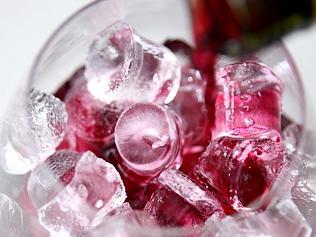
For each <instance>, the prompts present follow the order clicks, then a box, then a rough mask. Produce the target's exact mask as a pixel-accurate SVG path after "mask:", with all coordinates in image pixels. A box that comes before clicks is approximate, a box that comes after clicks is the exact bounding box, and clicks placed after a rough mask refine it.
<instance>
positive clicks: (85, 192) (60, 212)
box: [28, 151, 126, 235]
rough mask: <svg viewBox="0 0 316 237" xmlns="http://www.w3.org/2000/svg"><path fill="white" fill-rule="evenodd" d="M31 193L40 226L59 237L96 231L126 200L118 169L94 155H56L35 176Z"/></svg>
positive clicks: (57, 153) (33, 175) (29, 188)
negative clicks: (110, 213) (106, 217)
mask: <svg viewBox="0 0 316 237" xmlns="http://www.w3.org/2000/svg"><path fill="white" fill-rule="evenodd" d="M28 193H29V195H30V197H31V199H32V202H33V204H34V206H36V207H37V208H38V210H37V211H38V216H39V221H40V223H41V224H42V225H43V226H44V227H45V228H46V229H47V230H48V231H50V232H51V233H55V234H60V235H63V234H64V235H67V234H78V233H80V232H82V231H86V230H89V229H91V228H93V227H95V226H96V225H98V224H99V223H100V222H101V221H102V218H104V216H106V215H107V214H108V213H109V212H111V211H112V210H114V209H115V208H117V207H119V206H121V205H122V204H123V202H124V200H125V198H126V194H125V188H124V186H123V182H122V180H121V178H120V175H119V174H118V172H117V171H116V170H115V168H114V167H113V166H112V165H111V164H110V163H107V162H105V161H103V160H102V159H99V158H97V157H96V156H95V155H94V154H93V153H91V152H86V153H83V154H78V153H74V152H70V151H58V152H56V153H55V154H54V155H53V156H51V157H50V158H49V159H48V160H47V161H45V163H43V164H42V165H40V166H38V167H37V168H36V169H35V170H34V171H33V172H32V174H31V176H30V179H29V181H28Z"/></svg>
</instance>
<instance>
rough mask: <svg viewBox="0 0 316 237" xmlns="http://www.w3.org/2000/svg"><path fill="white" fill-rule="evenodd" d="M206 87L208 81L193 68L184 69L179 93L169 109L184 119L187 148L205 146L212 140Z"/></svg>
mask: <svg viewBox="0 0 316 237" xmlns="http://www.w3.org/2000/svg"><path fill="white" fill-rule="evenodd" d="M205 87H206V81H205V80H203V79H202V76H201V74H200V72H199V71H197V70H194V69H192V68H184V69H182V79H181V85H180V88H179V91H178V93H177V96H176V98H175V99H174V100H173V101H172V102H171V103H170V104H169V107H170V108H171V109H173V110H174V111H175V112H176V113H177V114H179V115H180V117H181V118H182V122H183V130H184V134H185V147H190V146H193V145H197V144H203V143H205V142H206V141H207V140H209V139H210V135H211V134H210V129H209V124H208V118H207V108H206V105H205V99H204V94H205Z"/></svg>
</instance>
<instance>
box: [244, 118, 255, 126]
mask: <svg viewBox="0 0 316 237" xmlns="http://www.w3.org/2000/svg"><path fill="white" fill-rule="evenodd" d="M244 122H245V124H246V126H247V127H250V126H252V125H253V124H254V121H253V120H252V119H251V118H245V119H244Z"/></svg>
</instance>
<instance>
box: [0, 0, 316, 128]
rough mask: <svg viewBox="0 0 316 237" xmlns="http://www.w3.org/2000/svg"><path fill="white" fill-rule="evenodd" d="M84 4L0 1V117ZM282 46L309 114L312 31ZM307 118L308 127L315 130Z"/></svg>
mask: <svg viewBox="0 0 316 237" xmlns="http://www.w3.org/2000/svg"><path fill="white" fill-rule="evenodd" d="M130 1H133V0H130ZM88 2H90V1H88V0H0V3H1V5H0V30H1V33H0V68H1V78H0V86H1V92H0V101H1V102H0V116H2V115H3V113H4V112H5V108H6V107H7V104H8V100H9V98H10V97H12V96H14V91H15V89H16V87H17V85H18V84H19V82H20V81H21V80H23V76H24V75H25V74H26V72H27V71H28V69H29V67H30V65H31V63H32V60H33V59H34V57H35V55H36V53H37V52H38V50H39V49H40V47H41V46H42V45H43V43H44V42H45V40H46V39H47V38H48V37H49V35H50V34H51V33H52V31H53V30H54V29H55V28H56V27H57V26H59V25H60V24H61V23H62V22H63V20H64V19H65V18H66V17H68V16H69V15H70V14H71V13H73V12H74V11H76V10H77V9H79V8H80V7H81V6H83V5H85V4H87V3H88ZM285 42H286V44H287V46H288V48H289V50H290V52H291V53H292V55H293V57H294V59H295V61H296V63H297V66H298V69H299V71H300V73H301V75H302V78H303V81H304V85H305V88H306V95H307V100H308V102H309V104H308V108H309V109H308V111H309V113H311V112H312V111H314V109H313V107H315V108H316V78H315V76H314V75H315V71H316V27H313V28H311V29H309V30H304V31H301V32H298V33H295V34H293V35H291V36H290V37H287V38H286V39H285ZM311 118H312V116H309V121H308V124H309V127H315V128H316V123H315V125H314V122H313V119H311Z"/></svg>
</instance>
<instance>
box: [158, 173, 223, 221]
mask: <svg viewBox="0 0 316 237" xmlns="http://www.w3.org/2000/svg"><path fill="white" fill-rule="evenodd" d="M158 181H159V182H160V183H161V184H162V185H164V186H166V187H168V188H169V189H171V190H172V191H173V192H175V193H176V194H178V195H179V196H180V197H182V198H183V199H184V200H185V201H186V202H188V203H189V204H190V205H191V206H193V207H194V208H195V209H196V210H198V211H199V212H200V215H201V216H202V217H203V218H204V219H208V218H209V217H210V216H212V215H213V214H214V213H217V214H219V215H220V216H225V214H224V210H223V207H222V204H221V203H220V202H219V201H218V200H217V198H216V197H215V196H214V195H212V194H211V193H209V192H207V191H205V190H203V189H201V188H200V187H199V186H198V185H196V184H195V183H194V182H193V181H192V180H190V179H189V178H188V177H187V176H186V175H185V174H183V173H182V172H180V171H177V170H174V169H168V170H166V171H164V172H162V173H161V174H160V176H159V178H158Z"/></svg>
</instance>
